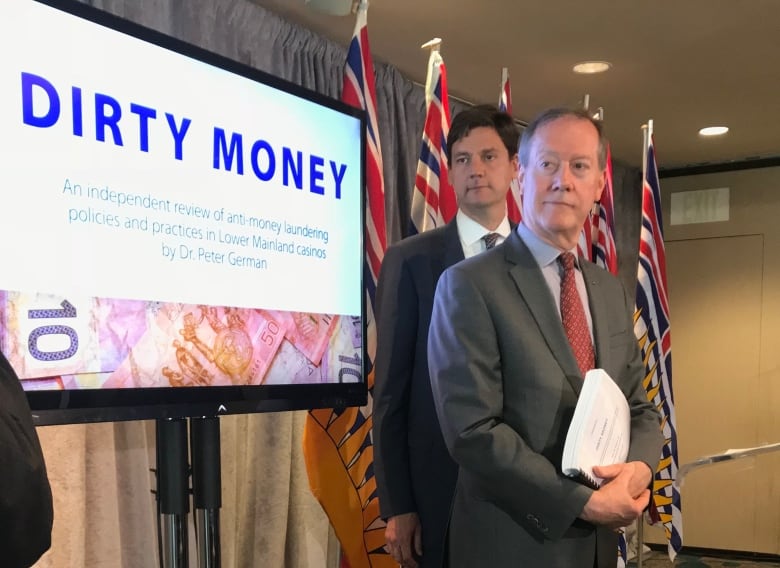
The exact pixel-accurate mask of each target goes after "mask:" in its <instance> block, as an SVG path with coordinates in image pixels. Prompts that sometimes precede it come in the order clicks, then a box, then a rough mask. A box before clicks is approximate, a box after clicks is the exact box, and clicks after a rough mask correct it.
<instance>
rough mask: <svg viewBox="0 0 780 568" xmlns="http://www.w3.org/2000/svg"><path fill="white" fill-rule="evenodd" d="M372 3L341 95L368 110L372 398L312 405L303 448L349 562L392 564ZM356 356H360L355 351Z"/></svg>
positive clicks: (363, 8)
mask: <svg viewBox="0 0 780 568" xmlns="http://www.w3.org/2000/svg"><path fill="white" fill-rule="evenodd" d="M367 8H368V6H367V2H365V0H364V1H361V3H360V5H359V7H358V12H357V21H356V23H355V32H354V35H353V36H352V42H351V43H350V45H349V51H348V53H347V62H346V66H345V69H344V84H343V88H342V94H341V98H342V100H343V101H344V102H346V103H348V104H350V105H352V106H354V107H357V108H361V109H364V110H365V111H366V115H367V120H366V144H367V147H366V227H365V231H366V232H365V236H366V239H365V241H366V262H365V265H364V279H363V281H364V283H365V288H366V290H365V293H366V316H367V322H366V329H367V337H365V338H364V341H366V348H367V353H368V357H369V360H368V361H366V365H365V368H366V370H367V371H368V373H369V374H368V377H367V382H368V402H367V404H366V406H364V407H362V408H346V409H343V410H334V409H318V410H311V411H310V412H309V413H308V415H307V416H306V424H305V426H304V438H303V450H304V460H305V462H306V470H307V473H308V476H309V486H310V487H311V491H312V494H313V495H314V496H315V497H316V498H317V500H318V501H319V502H320V504H321V505H322V508H323V509H324V510H325V513H326V514H327V515H328V518H329V519H330V522H331V525H332V526H333V529H334V531H335V533H336V536H337V537H338V539H339V542H340V543H341V550H342V554H343V557H342V561H343V564H346V565H348V566H351V568H390V567H391V566H395V563H394V562H393V561H392V557H391V556H390V555H389V554H387V552H386V551H385V550H384V545H385V537H384V530H385V524H384V521H382V519H381V517H380V515H379V499H378V497H377V494H376V479H375V478H374V473H373V447H372V446H373V444H372V441H371V427H372V424H373V420H372V412H373V409H372V406H373V403H372V398H371V393H372V390H373V382H374V381H373V378H374V375H373V371H370V369H371V366H372V361H373V359H374V355H375V354H376V324H375V321H374V293H375V290H376V281H377V276H378V275H379V268H380V265H381V263H382V258H383V257H384V253H385V248H386V245H387V241H386V232H385V207H384V181H383V177H382V150H381V147H380V143H379V130H378V127H377V110H376V88H375V83H374V65H373V62H372V60H371V51H370V48H369V44H368V28H367ZM356 357H357V355H356Z"/></svg>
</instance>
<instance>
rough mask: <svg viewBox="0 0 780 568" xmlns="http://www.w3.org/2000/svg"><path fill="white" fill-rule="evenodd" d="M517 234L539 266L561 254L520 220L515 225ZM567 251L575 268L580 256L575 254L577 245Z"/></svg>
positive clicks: (556, 258)
mask: <svg viewBox="0 0 780 568" xmlns="http://www.w3.org/2000/svg"><path fill="white" fill-rule="evenodd" d="M517 234H518V235H519V236H520V238H521V239H523V242H524V243H525V246H527V247H528V250H530V251H531V255H532V256H533V257H534V259H535V260H536V263H537V264H538V265H539V267H540V268H544V267H545V266H547V265H548V264H552V263H553V262H555V261H556V260H558V257H559V256H560V255H561V251H560V249H558V248H557V247H554V246H552V245H551V244H550V243H548V242H546V241H544V240H542V239H541V238H539V236H538V235H537V234H536V233H534V232H533V231H532V230H531V229H529V228H528V226H527V225H526V224H525V223H523V222H522V221H521V222H520V224H519V225H517ZM569 252H570V253H572V254H573V255H574V265H575V266H576V267H577V268H580V257H579V254H577V247H576V246H575V247H574V248H573V249H571V250H570V251H569Z"/></svg>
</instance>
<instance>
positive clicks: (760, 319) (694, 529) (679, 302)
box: [645, 168, 780, 554]
mask: <svg viewBox="0 0 780 568" xmlns="http://www.w3.org/2000/svg"><path fill="white" fill-rule="evenodd" d="M721 187H728V188H730V204H729V220H728V221H723V222H713V223H697V224H687V225H671V223H670V219H671V215H670V202H671V198H670V195H671V194H672V193H673V192H681V191H692V190H701V189H712V188H721ZM661 188H662V206H663V215H664V230H665V240H666V243H667V244H666V251H667V277H668V283H669V297H670V311H671V326H672V327H671V332H672V354H673V355H672V361H673V371H672V377H673V387H674V395H675V410H676V415H677V428H678V445H679V459H680V464H684V463H688V462H691V461H693V460H695V459H697V458H698V457H700V456H703V455H707V454H712V453H720V452H723V451H725V450H727V449H732V448H745V447H752V446H757V445H761V444H765V443H772V442H780V168H763V169H756V170H746V171H738V172H729V173H720V174H706V175H697V176H687V177H676V178H666V179H662V180H661ZM686 480H687V481H686V483H685V485H684V487H683V490H682V511H683V542H684V545H685V546H695V547H705V548H714V549H723V550H747V551H754V552H764V553H773V554H778V553H780V452H777V453H773V454H765V455H763V456H758V457H755V458H747V459H744V460H739V461H734V462H730V463H726V464H720V465H714V466H709V467H705V468H701V469H699V470H695V471H694V472H692V473H691V474H689V476H687V477H686ZM645 535H646V540H648V541H650V542H664V540H663V535H662V533H659V532H658V531H657V529H654V528H652V527H651V528H648V529H646V533H645Z"/></svg>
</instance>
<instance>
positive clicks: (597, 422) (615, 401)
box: [561, 369, 631, 489]
mask: <svg viewBox="0 0 780 568" xmlns="http://www.w3.org/2000/svg"><path fill="white" fill-rule="evenodd" d="M630 442H631V411H630V410H629V408H628V401H627V400H626V397H625V395H624V394H623V391H621V390H620V387H618V386H617V385H616V384H615V381H613V380H612V378H611V377H610V376H609V375H608V374H607V373H606V371H604V370H603V369H592V370H590V371H588V372H587V373H586V374H585V380H584V381H583V386H582V391H581V392H580V397H579V399H578V400H577V406H576V407H575V408H574V416H573V417H572V419H571V425H569V432H568V434H567V435H566V443H565V444H564V446H563V459H562V460H561V470H562V471H563V473H564V475H568V476H570V477H574V478H576V479H578V480H579V481H581V482H582V483H584V484H586V485H589V486H590V487H593V488H594V489H595V488H598V487H600V486H601V483H602V481H603V480H602V479H601V478H600V477H598V476H596V475H595V474H594V473H593V466H595V465H611V464H615V463H623V462H625V461H626V458H627V457H628V446H629V444H630Z"/></svg>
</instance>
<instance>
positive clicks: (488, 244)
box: [482, 233, 501, 250]
mask: <svg viewBox="0 0 780 568" xmlns="http://www.w3.org/2000/svg"><path fill="white" fill-rule="evenodd" d="M500 236H501V235H499V234H498V233H488V234H487V235H485V236H484V237H482V240H483V241H485V250H490V249H492V248H493V247H494V246H496V242H497V241H498V237H500Z"/></svg>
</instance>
